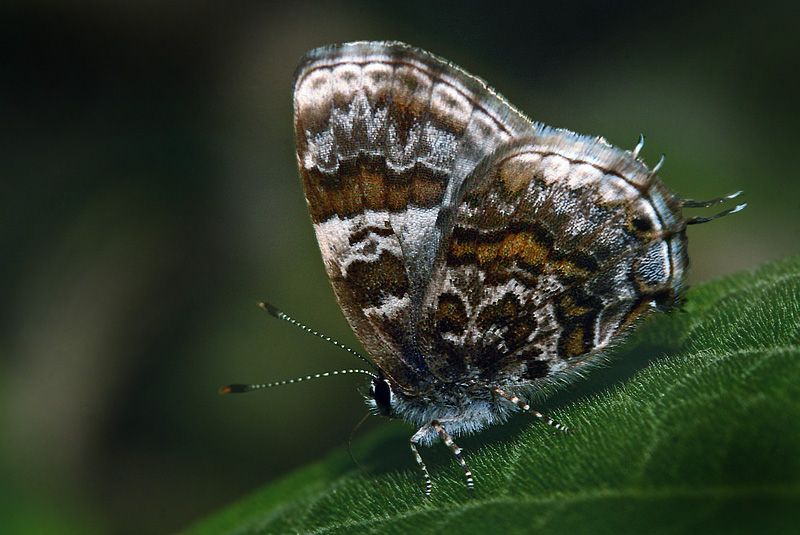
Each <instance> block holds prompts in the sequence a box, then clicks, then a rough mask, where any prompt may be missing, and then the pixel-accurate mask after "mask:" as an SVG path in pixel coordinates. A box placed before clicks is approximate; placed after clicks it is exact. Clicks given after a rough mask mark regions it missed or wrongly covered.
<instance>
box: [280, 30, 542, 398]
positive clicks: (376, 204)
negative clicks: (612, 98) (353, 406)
mask: <svg viewBox="0 0 800 535" xmlns="http://www.w3.org/2000/svg"><path fill="white" fill-rule="evenodd" d="M294 124H295V133H296V138H297V159H298V164H299V168H300V175H301V179H302V182H303V187H304V189H305V195H306V199H307V201H308V205H309V210H310V212H311V218H312V222H313V224H314V229H315V231H316V234H317V239H318V241H319V245H320V249H321V251H322V257H323V260H324V263H325V268H326V270H327V272H328V275H329V277H330V279H331V282H332V284H333V288H334V290H335V293H336V296H337V298H338V300H339V304H340V305H341V307H342V310H343V311H344V314H345V316H346V317H347V319H348V321H349V322H350V325H351V326H352V328H353V330H354V331H355V333H356V335H357V336H358V338H359V339H360V340H361V342H362V343H363V344H364V346H365V348H366V349H367V351H368V352H369V354H370V356H371V357H372V358H373V359H374V360H375V361H376V363H377V365H378V366H379V367H380V368H381V369H382V370H383V371H384V373H386V374H387V375H388V376H389V377H391V378H392V379H393V380H394V381H395V382H396V383H398V384H399V385H401V386H402V387H408V388H412V386H413V385H414V384H416V382H417V380H418V375H419V374H420V373H425V367H426V366H427V363H426V358H425V356H424V355H423V353H422V352H421V350H420V343H419V338H420V337H419V333H418V332H417V331H418V327H417V325H418V323H419V321H420V318H419V313H420V311H421V309H422V300H423V298H424V295H425V292H426V290H427V289H428V287H429V281H430V278H431V273H432V270H433V266H434V264H435V262H436V260H437V258H438V257H439V250H440V248H441V244H442V239H443V236H444V233H445V232H446V230H447V229H446V228H445V227H446V226H447V225H446V224H445V222H441V221H440V223H438V224H437V221H439V220H440V217H439V216H440V212H441V211H442V210H445V211H449V212H448V213H452V212H453V205H454V203H456V202H457V199H456V195H457V194H458V193H459V192H460V191H461V190H462V188H461V184H462V183H463V181H464V179H465V178H466V177H467V176H470V175H472V174H473V172H474V170H475V168H476V166H477V165H478V164H479V163H480V162H481V161H483V160H485V159H486V158H487V157H488V156H489V155H490V154H492V153H493V152H494V150H495V149H496V148H497V147H498V146H499V145H501V144H502V143H506V142H508V141H509V140H511V139H513V138H516V137H519V136H524V135H529V134H531V133H532V132H533V126H532V124H531V123H530V122H529V121H528V120H527V119H525V118H524V117H523V116H522V115H520V114H519V113H518V112H517V111H516V110H514V109H513V108H511V107H510V106H509V105H508V104H506V103H505V101H503V100H502V98H500V97H499V96H497V95H496V94H495V93H494V92H492V91H491V90H490V89H488V88H487V87H486V85H485V84H484V83H483V82H482V81H480V80H478V79H477V78H474V77H472V76H470V75H468V74H466V73H465V72H463V71H461V70H460V69H458V68H457V67H455V66H453V65H451V64H449V63H447V62H446V61H443V60H441V59H438V58H436V57H434V56H432V55H430V54H428V53H426V52H423V51H421V50H417V49H414V48H411V47H409V46H407V45H403V44H400V43H351V44H346V45H341V46H332V47H325V48H321V49H317V50H315V51H312V52H311V53H310V54H308V55H307V56H306V57H305V58H304V59H303V60H302V62H301V64H300V66H299V68H298V71H297V76H296V83H295V91H294ZM444 219H446V218H442V221H444Z"/></svg>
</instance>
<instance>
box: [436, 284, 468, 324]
mask: <svg viewBox="0 0 800 535" xmlns="http://www.w3.org/2000/svg"><path fill="white" fill-rule="evenodd" d="M467 320H468V318H467V309H466V307H465V306H464V302H463V301H462V300H461V298H460V297H458V296H457V295H456V294H454V293H449V292H448V293H443V294H442V295H440V296H439V301H438V303H437V305H436V315H435V318H434V321H435V322H436V330H437V331H438V332H440V333H453V334H461V333H463V332H464V330H465V329H466V328H467Z"/></svg>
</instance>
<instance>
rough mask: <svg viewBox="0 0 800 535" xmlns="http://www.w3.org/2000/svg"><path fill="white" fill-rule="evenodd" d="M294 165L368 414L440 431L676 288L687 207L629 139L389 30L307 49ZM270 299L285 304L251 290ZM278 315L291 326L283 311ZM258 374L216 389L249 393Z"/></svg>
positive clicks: (525, 389) (573, 370)
mask: <svg viewBox="0 0 800 535" xmlns="http://www.w3.org/2000/svg"><path fill="white" fill-rule="evenodd" d="M294 126H295V134H296V141H297V162H298V167H299V171H300V178H301V180H302V183H303V187H304V191H305V196H306V200H307V201H308V207H309V212H310V215H311V220H312V223H313V226H314V230H315V232H316V236H317V240H318V242H319V247H320V251H321V253H322V259H323V261H324V264H325V268H326V270H327V273H328V276H329V277H330V281H331V284H332V285H333V289H334V291H335V294H336V297H337V299H338V302H339V304H340V306H341V309H342V312H343V313H344V315H345V317H346V318H347V320H348V322H349V323H350V326H351V327H352V329H353V331H354V332H355V334H356V336H357V337H358V339H359V340H360V341H361V343H362V344H363V346H364V348H365V349H366V350H367V353H368V355H369V357H370V359H371V363H373V369H374V370H373V371H367V370H344V371H342V373H344V372H354V371H355V372H363V373H368V374H369V375H371V376H372V384H371V387H370V389H369V392H368V395H367V402H368V404H369V406H370V407H371V409H372V410H373V411H374V412H375V413H378V414H383V415H386V416H389V417H394V418H401V419H403V420H406V421H408V422H409V423H411V424H412V425H414V426H415V427H416V428H417V429H418V430H417V431H416V433H414V434H413V436H412V437H411V441H410V442H411V449H412V451H413V454H414V456H415V458H416V461H417V463H418V465H419V467H420V469H421V470H422V473H423V475H424V477H425V484H426V486H425V493H426V494H430V493H431V489H432V480H431V477H430V475H429V472H428V469H427V467H426V465H425V463H424V462H423V460H422V457H421V456H420V453H419V449H418V446H420V445H430V444H431V443H433V442H436V441H438V440H441V441H443V442H444V443H445V444H446V445H447V446H448V447H449V448H450V449H451V450H452V452H453V453H454V455H455V456H456V458H457V460H458V462H459V463H460V465H461V467H462V468H463V470H464V474H465V478H466V484H467V488H468V490H469V491H470V492H472V490H473V488H474V477H473V475H472V473H471V471H470V469H469V467H468V466H467V463H466V461H465V458H464V455H463V452H462V450H461V449H460V448H459V447H458V446H457V445H456V443H455V442H454V440H453V439H454V438H455V437H458V436H460V435H464V434H469V433H474V432H477V431H479V430H481V429H483V428H485V427H487V426H490V425H492V424H497V423H500V422H503V421H505V420H506V419H507V418H508V416H509V415H510V414H511V413H512V412H514V411H517V410H523V411H528V412H529V413H532V414H533V415H535V416H536V417H537V418H539V419H541V420H543V421H544V422H546V423H548V424H550V425H552V426H554V427H556V428H559V429H563V430H568V428H567V427H566V426H563V425H561V424H559V423H556V422H554V421H553V420H551V419H550V418H548V417H547V416H545V415H543V414H541V413H539V412H538V411H535V410H533V409H532V408H531V407H530V405H529V403H528V401H527V400H528V399H530V397H531V395H532V394H534V393H537V392H541V391H542V390H545V389H549V388H550V387H553V386H556V385H560V384H565V383H568V382H569V381H570V380H572V379H573V378H575V377H577V376H580V375H582V374H584V373H585V372H586V371H587V370H588V369H590V368H591V367H592V365H594V364H597V363H599V362H602V359H603V355H604V353H605V352H606V351H607V350H608V349H609V348H610V347H612V346H614V345H616V344H619V343H620V342H621V341H622V340H623V339H624V337H625V335H626V334H627V333H628V332H629V331H630V330H631V328H632V327H633V326H634V325H636V324H637V323H638V322H639V321H640V320H641V319H642V318H644V317H646V316H648V315H649V314H651V313H652V312H655V311H668V310H671V309H673V308H674V307H676V306H677V305H678V303H679V302H680V299H681V296H682V294H683V292H684V289H685V287H686V269H687V266H688V256H687V252H686V245H687V240H686V227H687V225H689V224H693V223H701V222H705V221H709V220H711V219H714V218H716V217H719V216H722V215H726V214H729V213H733V212H736V211H738V210H740V209H741V208H743V207H744V205H739V206H737V207H735V208H732V209H730V210H726V211H724V212H722V213H720V214H717V215H716V216H714V217H709V218H685V217H684V216H683V215H682V213H681V210H682V208H686V207H704V206H710V205H713V204H717V203H719V202H723V201H726V200H729V199H731V198H733V197H735V196H736V195H738V193H737V194H734V195H729V196H727V197H722V198H719V199H714V200H711V201H702V202H698V201H692V200H686V199H681V198H679V197H677V196H675V195H673V194H672V193H670V192H669V191H668V190H667V189H666V188H665V187H664V185H663V184H662V182H661V180H660V178H659V176H658V171H659V168H660V166H661V163H662V162H663V159H662V161H661V162H659V164H658V165H656V166H655V167H653V168H648V167H647V166H646V165H645V164H644V163H643V162H642V161H641V160H640V159H639V157H638V154H639V151H640V149H641V148H642V144H643V138H641V137H640V140H639V144H638V145H637V146H636V148H635V149H634V150H633V151H623V150H621V149H618V148H615V147H613V146H611V145H610V144H608V143H607V142H606V141H605V140H604V139H602V138H598V137H590V136H583V135H578V134H575V133H573V132H570V131H568V130H564V129H555V128H550V127H548V126H545V125H542V124H539V123H535V122H532V121H530V120H529V119H527V118H526V117H525V116H524V115H523V114H522V113H521V112H519V111H518V110H517V109H516V108H514V107H513V106H512V105H511V104H509V103H508V102H507V101H506V100H505V99H504V98H503V97H501V96H500V95H499V94H497V93H496V92H495V91H494V90H492V89H491V88H489V87H488V86H487V85H486V83H485V82H483V81H482V80H480V79H479V78H476V77H474V76H472V75H470V74H468V73H467V72H465V71H463V70H462V69H460V68H459V67H457V66H455V65H453V64H451V63H449V62H447V61H446V60H444V59H441V58H438V57H436V56H434V55H432V54H430V53H428V52H425V51H423V50H420V49H417V48H413V47H411V46H409V45H406V44H403V43H399V42H356V43H349V44H344V45H338V46H327V47H323V48H319V49H316V50H313V51H312V52H310V53H309V54H307V55H306V56H305V57H304V58H303V59H302V60H301V63H300V65H299V67H298V69H297V74H296V82H295V87H294ZM266 308H268V310H270V311H271V312H272V313H273V315H276V316H278V317H282V318H283V319H287V318H288V316H285V315H284V314H283V313H282V312H280V311H278V310H277V309H274V308H272V307H269V306H267V307H266ZM288 320H289V321H292V322H294V320H291V318H288ZM259 386H265V385H232V387H233V388H231V387H228V388H229V389H230V390H228V391H248V390H250V389H254V388H257V387H259Z"/></svg>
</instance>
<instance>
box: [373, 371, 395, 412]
mask: <svg viewBox="0 0 800 535" xmlns="http://www.w3.org/2000/svg"><path fill="white" fill-rule="evenodd" d="M369 395H370V397H371V398H372V399H374V400H375V405H376V406H377V407H378V410H379V411H381V413H382V414H386V415H388V414H389V413H390V412H391V409H392V394H391V390H390V388H389V383H387V382H386V380H384V379H380V378H377V379H375V380H374V381H373V382H372V386H370V387H369Z"/></svg>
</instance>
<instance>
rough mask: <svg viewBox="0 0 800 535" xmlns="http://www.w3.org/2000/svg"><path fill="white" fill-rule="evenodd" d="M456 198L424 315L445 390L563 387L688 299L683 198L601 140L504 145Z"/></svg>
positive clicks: (431, 360)
mask: <svg viewBox="0 0 800 535" xmlns="http://www.w3.org/2000/svg"><path fill="white" fill-rule="evenodd" d="M459 197H460V203H459V204H458V205H457V207H456V209H455V214H454V215H453V217H452V221H451V228H450V229H449V230H448V233H447V234H446V238H445V242H444V243H445V245H444V246H443V248H442V251H441V255H440V257H439V262H438V263H437V265H436V268H435V269H434V272H433V274H432V276H431V282H430V284H429V287H428V290H427V293H426V298H425V304H424V310H425V314H424V315H425V318H426V319H425V321H424V322H423V324H424V326H425V327H424V329H423V330H422V336H421V339H422V340H426V346H425V348H424V353H425V354H426V355H428V369H429V370H430V372H431V374H432V375H434V376H436V377H437V378H438V379H439V380H441V381H444V382H459V383H462V384H467V383H468V382H469V381H473V382H474V383H475V384H476V385H491V386H497V387H500V388H503V389H509V390H510V391H511V392H521V393H525V392H528V391H530V390H531V389H533V388H535V387H537V386H541V385H543V384H546V383H548V382H550V383H552V382H564V381H566V380H567V379H568V378H569V377H570V376H571V375H574V374H575V373H579V372H580V370H581V366H582V365H584V364H586V363H590V362H591V361H593V360H597V359H595V358H593V357H596V356H597V355H598V352H601V351H602V350H603V349H604V348H607V347H608V346H609V345H610V344H612V343H617V342H619V341H620V340H621V338H622V337H621V336H620V335H621V334H622V333H624V332H625V331H626V330H627V327H628V326H630V325H631V324H632V323H633V322H635V320H636V319H638V318H640V317H642V316H643V315H644V314H646V313H647V312H649V311H651V310H655V309H658V308H662V309H666V308H669V307H670V306H672V305H673V304H674V303H675V302H676V300H677V299H678V297H679V294H680V293H681V291H682V289H683V286H684V271H685V269H686V266H687V262H688V260H687V256H686V248H685V244H686V237H685V232H684V230H685V220H684V219H683V218H682V216H681V213H680V203H679V201H678V200H676V199H675V198H674V197H673V196H672V195H671V194H669V193H668V192H667V191H666V190H665V189H664V187H663V185H662V184H661V181H660V180H659V179H658V178H657V177H656V176H655V174H654V173H653V172H651V171H650V170H648V169H647V168H646V167H645V166H644V165H643V164H642V163H641V162H639V161H637V160H636V159H635V158H634V156H633V155H632V154H631V153H630V152H625V151H621V150H619V149H617V148H614V147H612V146H610V145H608V144H607V143H605V141H603V140H602V139H597V138H590V137H586V136H579V135H576V134H572V133H569V132H565V131H563V130H558V131H556V130H550V129H541V130H539V131H538V132H537V133H536V135H532V136H527V137H521V138H518V139H514V140H512V141H510V142H507V143H504V144H503V145H501V146H500V147H499V148H498V149H497V151H496V152H495V153H494V154H493V155H492V156H491V157H489V158H487V159H486V160H485V161H484V162H483V163H482V164H481V165H480V166H478V168H476V170H475V171H474V173H473V174H472V175H471V176H470V177H468V178H467V180H466V181H465V182H464V184H463V187H462V193H461V195H460V196H459Z"/></svg>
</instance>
